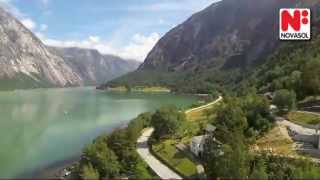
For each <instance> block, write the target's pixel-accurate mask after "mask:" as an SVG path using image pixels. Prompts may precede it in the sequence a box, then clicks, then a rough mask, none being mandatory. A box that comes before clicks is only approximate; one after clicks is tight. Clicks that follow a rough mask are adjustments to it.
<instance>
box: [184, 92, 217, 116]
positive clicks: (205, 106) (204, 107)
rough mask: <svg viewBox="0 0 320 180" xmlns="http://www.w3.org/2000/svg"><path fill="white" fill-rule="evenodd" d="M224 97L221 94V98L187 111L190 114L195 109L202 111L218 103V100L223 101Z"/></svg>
mask: <svg viewBox="0 0 320 180" xmlns="http://www.w3.org/2000/svg"><path fill="white" fill-rule="evenodd" d="M222 99H223V98H222V96H219V98H218V99H217V100H215V101H213V102H212V103H209V104H206V105H204V106H200V107H197V108H193V109H189V110H187V111H186V112H185V113H186V114H188V113H190V112H193V111H200V110H202V109H206V108H208V107H210V106H213V105H215V104H217V103H218V102H220V101H222Z"/></svg>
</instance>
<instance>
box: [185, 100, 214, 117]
mask: <svg viewBox="0 0 320 180" xmlns="http://www.w3.org/2000/svg"><path fill="white" fill-rule="evenodd" d="M219 104H220V103H217V104H214V105H212V106H208V107H207V108H205V109H200V110H197V111H191V112H188V113H186V118H187V120H188V121H201V120H204V119H208V118H210V119H212V118H215V113H214V112H215V111H216V110H217V107H218V106H219Z"/></svg>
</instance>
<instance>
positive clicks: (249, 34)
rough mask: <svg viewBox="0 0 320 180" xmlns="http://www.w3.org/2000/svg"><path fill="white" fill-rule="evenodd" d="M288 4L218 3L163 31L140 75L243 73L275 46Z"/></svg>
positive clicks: (260, 0) (263, 0) (275, 0)
mask: <svg viewBox="0 0 320 180" xmlns="http://www.w3.org/2000/svg"><path fill="white" fill-rule="evenodd" d="M295 4H296V1H293V0H281V1H279V0H223V1H220V2H218V3H215V4H213V5H211V6H210V7H208V8H206V9H204V10H203V11H201V12H199V13H197V14H195V15H193V16H192V17H191V18H189V19H188V20H187V21H186V22H184V23H183V24H181V25H179V26H177V27H176V28H174V29H173V30H171V31H170V32H168V33H167V34H166V35H165V36H164V37H163V38H162V39H161V40H160V41H159V42H158V43H157V45H156V46H155V47H154V48H153V50H152V51H151V52H150V53H149V55H148V56H147V58H146V60H145V62H144V63H143V64H142V65H141V66H140V68H139V70H150V69H151V70H165V71H170V72H172V71H173V72H180V71H186V70H189V71H199V70H200V71H201V70H205V69H207V68H211V67H214V68H218V69H224V68H226V69H230V68H238V67H240V68H243V67H247V66H250V65H253V64H256V63H261V62H260V61H261V60H263V59H264V57H265V56H266V55H268V54H270V53H271V52H273V51H274V49H275V48H276V47H277V45H278V44H279V42H280V41H279V40H278V26H279V24H278V18H279V17H278V15H279V9H280V8H283V7H294V6H295Z"/></svg>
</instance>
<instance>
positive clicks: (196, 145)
mask: <svg viewBox="0 0 320 180" xmlns="http://www.w3.org/2000/svg"><path fill="white" fill-rule="evenodd" d="M208 137H209V136H208V135H203V136H195V137H193V138H192V139H191V142H190V150H191V152H192V153H193V154H195V155H196V156H198V157H201V156H202V153H203V150H204V144H205V141H206V138H208Z"/></svg>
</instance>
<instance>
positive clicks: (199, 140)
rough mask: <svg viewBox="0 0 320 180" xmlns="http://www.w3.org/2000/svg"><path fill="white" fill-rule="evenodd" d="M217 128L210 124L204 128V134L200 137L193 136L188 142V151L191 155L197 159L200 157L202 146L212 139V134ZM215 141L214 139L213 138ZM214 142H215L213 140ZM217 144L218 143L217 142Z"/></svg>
mask: <svg viewBox="0 0 320 180" xmlns="http://www.w3.org/2000/svg"><path fill="white" fill-rule="evenodd" d="M216 129H217V128H216V127H215V126H213V125H211V124H208V125H207V126H206V128H205V131H206V134H205V135H202V136H195V137H193V138H192V139H191V142H190V145H189V146H190V150H191V152H192V153H193V154H195V155H196V156H198V157H201V156H202V153H203V151H204V145H205V143H206V139H207V138H210V137H213V136H212V134H213V132H214V131H215V130H216ZM214 140H215V138H214ZM215 141H216V140H215ZM217 142H218V141H217Z"/></svg>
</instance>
